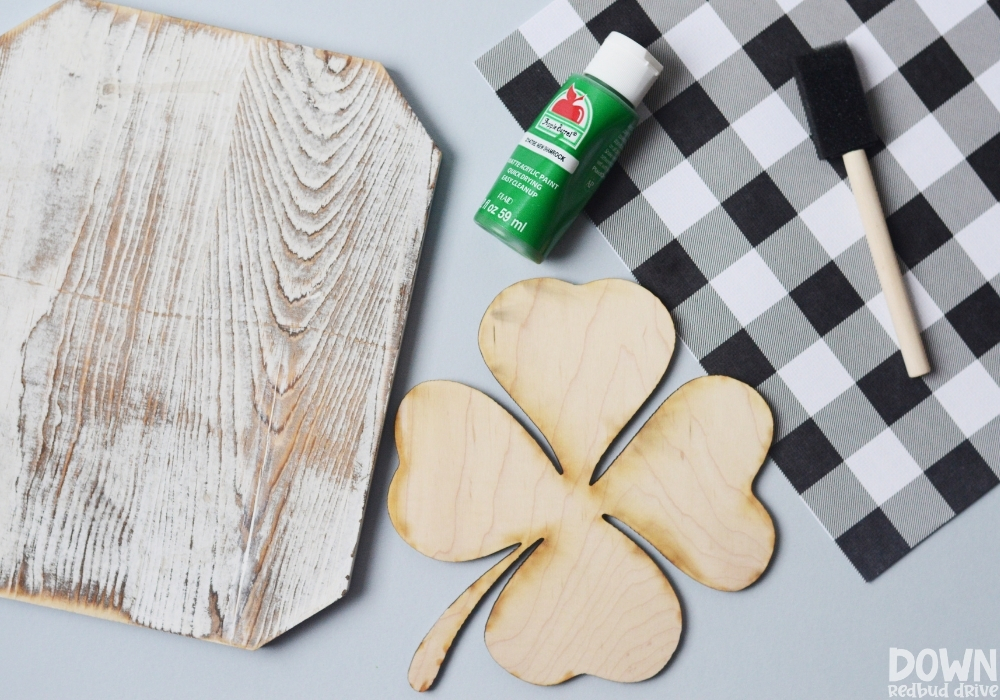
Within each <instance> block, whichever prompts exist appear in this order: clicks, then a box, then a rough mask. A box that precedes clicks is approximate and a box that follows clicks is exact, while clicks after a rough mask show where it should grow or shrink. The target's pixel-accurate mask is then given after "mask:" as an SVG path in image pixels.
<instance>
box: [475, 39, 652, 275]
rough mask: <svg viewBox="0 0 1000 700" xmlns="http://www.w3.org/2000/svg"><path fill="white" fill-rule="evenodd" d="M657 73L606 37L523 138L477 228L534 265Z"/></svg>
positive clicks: (638, 52)
mask: <svg viewBox="0 0 1000 700" xmlns="http://www.w3.org/2000/svg"><path fill="white" fill-rule="evenodd" d="M662 70H663V66H661V65H660V63H659V62H658V61H657V60H656V59H655V58H653V56H652V55H651V54H650V53H649V52H648V51H646V49H644V48H643V47H642V46H640V45H639V44H637V43H636V42H634V41H632V40H631V39H629V38H628V37H626V36H625V35H623V34H619V33H618V32H612V33H611V34H610V35H609V36H608V38H607V39H606V40H605V42H604V44H602V45H601V48H600V49H599V50H598V52H597V55H596V56H594V59H593V60H592V61H591V62H590V64H589V65H588V66H587V69H586V70H585V71H584V73H583V74H582V75H581V74H574V75H571V76H570V77H569V79H567V81H566V83H565V84H564V85H563V86H562V87H561V88H559V92H558V93H556V96H555V97H554V98H552V101H551V102H549V105H548V107H546V108H545V111H543V112H542V113H541V114H540V115H539V116H538V119H536V120H535V123H534V124H532V125H531V128H530V129H528V131H527V133H525V135H524V138H522V139H521V142H520V143H519V144H518V145H517V148H516V149H514V153H513V155H511V157H510V159H509V160H508V161H507V165H506V166H505V167H504V170H503V172H502V173H501V174H500V177H499V179H497V181H496V184H495V185H493V189H492V190H490V193H489V195H488V196H487V197H486V201H484V202H483V204H482V206H481V207H479V211H478V212H476V217H475V220H476V223H477V224H479V225H480V226H482V227H483V228H484V229H486V230H487V231H489V232H490V233H492V234H493V235H494V236H496V237H497V238H499V239H500V240H502V241H503V242H504V243H506V244H507V245H509V246H510V247H511V248H513V249H514V250H516V251H517V252H519V253H520V254H521V255H523V256H525V257H526V258H529V259H531V260H534V261H535V262H541V261H542V260H544V259H545V257H546V256H547V255H548V254H549V252H550V251H551V250H552V248H553V247H554V246H555V244H556V243H557V242H558V241H559V239H560V238H561V237H562V235H563V233H565V232H566V229H567V228H569V226H570V224H571V223H573V220H574V219H576V217H577V216H578V215H579V214H580V212H581V211H582V210H583V207H584V205H586V204H587V202H588V201H589V200H590V198H591V197H592V196H593V194H594V192H596V191H597V187H598V186H599V185H600V184H601V182H603V181H604V178H605V176H606V175H607V174H608V170H610V168H611V166H612V165H613V164H614V162H615V160H617V158H618V154H620V153H621V150H622V147H623V146H624V145H625V141H626V140H627V139H628V137H629V136H630V135H631V133H632V130H633V129H634V128H635V125H636V123H637V122H638V117H637V115H636V111H635V108H636V107H637V106H638V104H639V103H640V102H641V101H642V98H643V97H645V95H646V92H647V91H648V90H649V88H650V87H651V86H652V84H653V82H654V81H655V80H656V78H657V77H659V75H660V72H661V71H662Z"/></svg>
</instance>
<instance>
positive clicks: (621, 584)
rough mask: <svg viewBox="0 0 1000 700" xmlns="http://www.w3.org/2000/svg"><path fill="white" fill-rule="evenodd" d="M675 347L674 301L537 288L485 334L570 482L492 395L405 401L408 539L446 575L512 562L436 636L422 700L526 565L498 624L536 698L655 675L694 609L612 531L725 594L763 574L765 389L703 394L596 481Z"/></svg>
mask: <svg viewBox="0 0 1000 700" xmlns="http://www.w3.org/2000/svg"><path fill="white" fill-rule="evenodd" d="M674 340H675V333H674V325H673V321H672V320H671V318H670V314H669V313H668V312H667V310H666V309H665V308H664V307H663V305H662V304H661V303H660V301H659V300H658V299H657V298H656V297H655V296H653V295H652V294H650V293H649V292H648V291H646V290H644V289H643V288H641V287H639V286H638V285H635V284H632V283H630V282H625V281H621V280H603V281H599V282H592V283H590V284H586V285H582V286H576V285H572V284H567V283H565V282H560V281H558V280H553V279H537V280H528V281H525V282H521V283H519V284H516V285H514V286H512V287H510V288H508V289H506V290H505V291H503V292H502V293H501V294H500V295H499V296H498V297H497V298H496V299H495V300H494V301H493V303H492V304H491V305H490V307H489V309H488V310H487V313H486V316H485V318H484V319H483V322H482V325H481V326H480V329H479V346H480V349H481V351H482V353H483V358H484V359H485V360H486V364H487V365H488V366H489V368H490V370H491V371H492V372H493V375H494V376H495V377H496V379H497V380H498V381H499V383H500V385H501V386H503V388H504V389H506V390H507V392H508V393H509V394H510V396H511V397H512V398H513V399H514V401H515V402H517V404H518V405H519V406H520V407H521V408H522V409H523V410H524V413H525V414H526V415H527V416H528V418H530V419H531V421H532V422H534V424H535V425H536V426H537V427H538V429H539V431H540V432H541V434H542V435H543V436H544V437H545V439H546V440H547V441H548V443H549V445H550V446H551V448H552V451H553V452H554V453H555V455H556V458H557V459H558V462H559V465H558V467H557V466H556V465H554V464H553V463H552V462H551V460H550V459H549V458H548V457H547V456H546V453H545V451H544V450H543V449H542V448H541V446H539V444H538V443H537V442H536V441H535V439H534V438H532V436H531V435H530V434H529V433H528V431H527V430H525V428H524V427H523V426H522V425H521V424H520V423H519V422H518V421H517V420H516V419H515V418H514V417H512V416H511V415H510V414H509V413H508V412H507V411H506V410H505V409H504V408H502V407H501V406H500V405H499V404H497V403H496V402H495V401H494V400H493V399H491V398H489V397H488V396H486V395H485V394H483V393H482V392H480V391H477V390H475V389H471V388H469V387H467V386H464V385H462V384H457V383H455V382H449V381H431V382H426V383H424V384H420V385H418V386H417V387H415V388H414V389H413V390H412V391H411V392H410V393H409V394H408V395H407V396H406V397H405V398H404V400H403V402H402V404H401V405H400V408H399V413H398V415H397V418H396V445H397V449H398V451H399V459H400V464H399V469H398V470H397V472H396V474H395V476H394V477H393V480H392V484H391V485H390V489H389V513H390V517H391V519H392V523H393V525H394V526H395V528H396V530H397V531H398V532H399V534H400V535H401V536H402V537H403V539H404V540H406V542H407V543H409V544H410V546H412V547H413V548H414V549H416V550H418V551H420V552H422V553H423V554H426V555H427V556H430V557H433V558H435V559H438V560H441V561H467V560H471V559H477V558H480V557H484V556H487V555H490V554H494V553H497V552H500V551H502V550H504V549H507V548H511V547H513V548H514V549H513V550H512V551H511V552H510V553H509V554H507V556H506V557H504V558H503V559H502V560H501V561H500V562H499V563H498V564H496V565H495V566H494V567H493V568H491V569H490V570H489V571H488V572H486V574H484V575H483V576H482V577H481V578H480V579H479V580H478V581H476V582H475V583H473V584H472V586H471V587H470V588H469V589H467V590H466V591H465V593H463V594H462V596H460V597H459V598H458V600H456V601H455V603H454V604H453V605H452V606H451V607H450V608H449V609H448V610H447V611H446V612H445V613H444V615H443V616H442V617H441V619H440V620H439V621H438V622H437V624H436V625H435V626H434V628H433V629H432V630H431V631H430V632H429V633H428V635H427V637H425V639H424V641H423V642H422V643H421V645H420V648H419V649H418V650H417V653H416V655H415V656H414V659H413V662H412V664H411V666H410V674H409V680H410V684H411V685H412V686H413V687H414V688H415V689H417V690H426V689H427V688H429V687H430V685H431V684H432V683H433V682H434V680H435V678H436V676H437V673H438V670H439V668H440V666H441V664H442V663H443V661H444V658H445V656H446V655H447V653H448V650H449V648H450V646H451V643H452V641H453V640H454V637H455V635H456V634H457V632H458V631H459V629H460V628H461V626H462V624H463V623H464V622H465V620H466V618H467V617H468V615H469V614H470V613H471V612H472V610H473V609H474V608H475V606H476V605H477V604H478V602H479V600H480V599H481V598H482V597H483V595H485V593H486V592H487V591H488V590H489V589H490V587H491V586H492V585H493V584H494V583H496V581H498V580H499V579H500V578H501V577H502V576H503V574H504V573H505V572H506V571H507V570H508V569H510V568H512V566H513V564H514V563H515V562H517V561H518V560H520V562H521V563H520V565H519V566H518V567H517V568H516V570H515V571H514V573H513V574H512V576H511V578H510V580H509V581H508V583H507V584H506V585H505V587H504V588H503V590H502V591H501V593H500V595H499V597H498V599H497V601H496V603H495V605H494V606H493V609H492V611H491V612H490V616H489V619H488V621H487V623H486V644H487V647H488V648H489V651H490V654H492V656H493V658H494V659H495V660H496V661H497V662H498V663H499V664H500V665H501V666H503V667H504V668H505V669H507V670H508V671H509V672H510V673H512V674H514V675H515V676H517V677H519V678H521V679H524V680H526V681H530V682H532V683H536V684H540V685H552V684H556V683H561V682H563V681H565V680H568V679H569V678H572V677H573V676H576V675H579V674H584V673H586V674H591V675H594V676H599V677H601V678H606V679H609V680H614V681H639V680H643V679H646V678H649V677H650V676H653V675H654V674H656V673H657V672H659V671H660V670H661V669H662V668H663V667H664V666H665V665H666V663H667V661H668V660H669V659H670V657H671V656H672V655H673V653H674V650H675V649H676V647H677V642H678V640H679V638H680V632H681V609H680V605H679V603H678V600H677V596H676V595H675V594H674V591H673V588H672V587H671V586H670V582H669V581H668V580H667V578H666V576H665V575H664V573H663V572H662V571H661V570H660V568H659V567H658V566H657V565H656V564H655V563H654V561H653V560H652V559H650V558H649V557H648V556H647V555H646V554H645V553H644V552H643V551H642V549H641V548H640V547H639V546H637V545H636V544H635V543H634V542H633V541H632V540H631V539H629V537H628V536H626V535H625V534H624V533H623V532H622V531H621V530H619V529H618V528H617V527H615V525H613V524H612V522H611V521H610V520H609V519H608V518H609V517H611V518H614V519H617V520H619V521H621V522H622V523H624V524H626V525H627V526H628V527H629V528H631V529H632V530H634V531H635V533H637V534H638V535H639V536H640V537H642V538H643V539H645V540H646V541H647V542H648V543H650V544H651V545H652V546H653V547H655V548H656V549H657V550H659V551H660V552H661V553H662V554H663V556H665V557H666V558H667V559H669V560H670V561H671V562H672V563H673V564H674V565H676V566H677V567H678V568H679V569H680V570H681V571H683V572H684V573H686V574H687V575H688V576H690V577H692V578H694V579H695V580H697V581H700V582H701V583H703V584H705V585H707V586H711V587H712V588H716V589H719V590H724V591H735V590H739V589H741V588H744V587H746V586H748V585H750V584H751V583H753V582H754V581H755V580H757V578H758V577H759V576H760V575H761V573H762V572H763V571H764V569H765V568H766V566H767V564H768V562H769V560H770V558H771V553H772V551H773V548H774V527H773V525H772V522H771V518H770V516H769V515H768V513H767V511H766V510H765V509H764V507H763V506H762V505H761V503H760V501H758V500H757V498H756V497H755V496H754V495H753V492H752V490H751V487H752V482H753V479H754V477H755V476H756V474H757V472H758V470H759V469H760V467H761V465H762V464H763V462H764V458H765V455H766V454H767V450H768V448H769V446H770V444H771V437H772V432H773V422H772V418H771V412H770V410H769V409H768V407H767V404H766V403H765V402H764V400H763V399H762V398H761V397H760V395H759V394H757V392H756V391H754V390H753V389H752V388H751V387H749V386H747V385H745V384H743V383H742V382H739V381H737V380H735V379H731V378H728V377H721V376H709V377H703V378H700V379H695V380H693V381H691V382H688V383H687V384H685V385H684V386H682V387H681V388H680V389H678V390H677V391H676V392H675V393H674V394H673V395H672V396H670V397H669V398H668V399H667V400H666V401H665V402H664V403H663V404H662V405H661V406H660V407H659V408H658V409H657V410H656V412H655V413H654V414H653V416H652V417H651V418H650V419H649V420H648V422H646V424H645V425H643V426H642V428H641V429H640V430H639V432H638V434H637V435H636V436H635V438H634V439H633V440H632V441H631V442H630V443H629V444H628V445H627V446H626V447H625V448H624V449H623V450H622V452H621V454H620V455H619V456H618V457H617V458H616V459H615V460H614V462H613V463H612V464H611V466H610V467H608V469H607V470H606V471H605V473H603V474H601V475H600V476H599V478H597V477H595V468H596V466H597V464H598V461H599V460H600V459H601V457H602V455H603V454H604V453H605V451H606V450H607V449H608V448H609V446H610V445H611V443H612V441H613V440H614V439H615V437H616V436H617V435H618V433H619V432H620V431H621V430H622V429H623V428H624V427H625V425H626V423H627V422H628V421H629V420H630V419H631V418H632V416H633V415H634V414H635V412H636V411H637V410H638V409H639V408H640V407H641V406H642V404H643V403H644V402H645V401H646V400H647V398H648V397H649V396H650V394H651V393H652V392H653V390H654V389H655V387H656V386H657V385H658V384H659V382H660V380H661V379H662V377H663V375H664V373H665V372H666V369H667V365H668V364H669V362H670V358H671V355H672V354H673V350H674Z"/></svg>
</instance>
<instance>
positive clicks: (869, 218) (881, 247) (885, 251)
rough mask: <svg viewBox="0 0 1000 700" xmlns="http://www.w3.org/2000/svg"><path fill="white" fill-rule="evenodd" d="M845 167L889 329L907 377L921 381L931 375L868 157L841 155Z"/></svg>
mask: <svg viewBox="0 0 1000 700" xmlns="http://www.w3.org/2000/svg"><path fill="white" fill-rule="evenodd" d="M844 165H845V166H846V167H847V177H848V178H849V179H850V181H851V189H852V190H854V198H855V199H856V200H857V202H858V211H860V212H861V222H862V224H864V227H865V235H866V236H867V237H868V247H869V248H871V251H872V258H873V259H874V261H875V272H876V273H878V281H879V284H881V285H882V291H883V292H885V301H886V304H888V306H889V315H890V316H892V325H893V327H894V328H895V329H896V338H898V339H899V349H900V350H902V352H903V362H904V363H906V373H907V374H909V375H910V376H911V377H922V376H923V375H925V374H927V373H928V372H930V371H931V365H930V363H929V362H928V361H927V352H926V351H925V350H924V343H923V340H921V338H920V327H919V326H918V325H917V319H916V316H914V314H913V306H912V305H911V304H910V297H909V295H907V293H906V287H905V286H904V285H903V276H902V275H901V274H900V272H899V261H897V260H896V251H895V250H893V248H892V239H890V238H889V229H888V227H887V226H886V225H885V215H884V214H883V213H882V205H881V204H880V203H879V199H878V191H877V190H876V189H875V180H874V179H872V170H871V167H869V165H868V156H867V155H865V152H864V150H861V149H859V150H857V151H851V152H850V153H845V154H844Z"/></svg>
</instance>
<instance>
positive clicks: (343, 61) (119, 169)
mask: <svg viewBox="0 0 1000 700" xmlns="http://www.w3.org/2000/svg"><path fill="white" fill-rule="evenodd" d="M0 140H2V141H3V142H4V143H5V144H14V146H13V147H8V146H5V147H4V148H2V149H0V252H2V256H0V327H2V328H4V331H5V333H4V337H3V338H2V339H0V595H4V596H7V597H12V598H22V599H25V600H29V601H31V602H36V603H41V604H46V605H53V606H57V607H62V608H67V609H71V610H76V611H79V612H85V613H88V614H92V615H99V616H102V617H109V618H112V619H118V620H122V621H125V622H131V623H135V624H140V625H145V626H148V627H152V628H155V629H162V630H167V631H171V632H177V633H180V634H185V635H190V636H194V637H198V638H202V639H208V640H212V641H218V642H224V643H227V644H232V645H237V646H240V647H246V648H256V647H258V646H260V645H261V644H264V643H266V642H267V641H269V640H270V639H273V638H274V637H275V636H277V635H279V634H281V633H282V632H284V631H286V630H288V629H289V628H290V627H292V626H294V625H295V624H297V623H298V622H300V621H302V620H304V619H305V618H307V617H309V616H310V615H312V614H314V613H315V612H317V611H318V610H320V609H322V608H323V607H325V606H327V605H329V604H330V603H332V602H333V601H335V600H337V599H338V598H339V597H340V596H342V595H343V593H344V592H345V591H346V588H347V585H348V580H349V577H350V571H351V566H352V564H353V557H354V549H355V546H356V543H357V537H358V534H359V530H360V522H361V518H362V516H363V512H364V506H365V498H366V495H367V490H368V484H369V480H370V477H371V471H372V468H373V466H374V460H375V452H376V449H377V444H378V439H379V433H380V430H381V425H382V421H383V418H384V414H385V410H386V402H387V399H388V393H389V387H390V383H391V380H392V375H393V372H394V368H395V364H396V357H397V352H398V347H399V343H400V339H401V335H402V332H403V326H404V323H405V318H406V312H407V309H408V306H409V300H410V292H411V288H412V282H413V278H414V274H415V271H416V265H417V262H418V258H419V254H420V248H421V244H422V240H423V233H424V229H425V225H426V217H427V212H428V208H429V205H430V200H431V196H432V193H433V188H434V184H435V180H436V176H437V166H438V163H439V159H440V155H439V152H438V151H437V149H436V148H435V146H434V144H433V143H432V142H431V140H430V138H429V137H428V136H427V134H426V132H425V131H424V129H423V127H422V126H421V125H420V123H419V121H418V120H417V119H416V117H415V116H414V115H413V113H412V112H411V110H410V109H409V107H408V106H407V104H406V102H405V100H404V99H403V98H402V96H401V95H400V94H399V92H398V90H397V89H396V88H395V86H394V85H393V83H392V81H391V79H390V78H389V76H388V75H387V73H386V72H385V70H384V68H383V67H382V66H381V65H380V64H378V63H374V62H371V61H366V60H361V59H357V58H352V57H349V56H343V55H340V54H335V53H330V52H325V51H317V50H313V49H308V48H305V47H301V46H294V45H290V44H285V43H281V42H277V41H271V40H266V39H261V38H258V37H253V36H248V35H244V34H238V33H235V32H230V31H226V30H221V29H216V28H212V27H206V26H204V25H198V24H194V23H191V22H184V21H180V20H174V19H170V18H166V17H163V16H160V15H155V14H150V13H146V12H139V11H136V10H131V9H127V8H122V7H117V6H114V5H107V4H102V3H96V2H89V1H87V0H67V1H66V2H63V3H60V4H58V5H56V6H54V7H53V8H52V9H50V10H49V11H48V12H46V13H45V14H43V15H41V16H39V17H37V18H35V19H34V20H32V21H30V22H29V23H27V24H26V25H24V26H22V27H21V28H19V29H17V30H15V31H13V32H11V33H8V34H6V35H4V36H3V37H2V38H0Z"/></svg>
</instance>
